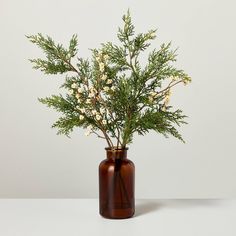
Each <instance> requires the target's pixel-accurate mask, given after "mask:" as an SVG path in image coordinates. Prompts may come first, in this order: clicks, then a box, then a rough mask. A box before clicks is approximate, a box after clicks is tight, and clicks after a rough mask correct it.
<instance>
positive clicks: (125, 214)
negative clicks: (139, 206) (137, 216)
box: [100, 208, 134, 219]
mask: <svg viewBox="0 0 236 236" xmlns="http://www.w3.org/2000/svg"><path fill="white" fill-rule="evenodd" d="M100 215H101V216H102V217H104V218H106V219H127V218H131V217H133V216H134V209H131V208H128V209H114V210H111V211H109V213H108V212H100Z"/></svg>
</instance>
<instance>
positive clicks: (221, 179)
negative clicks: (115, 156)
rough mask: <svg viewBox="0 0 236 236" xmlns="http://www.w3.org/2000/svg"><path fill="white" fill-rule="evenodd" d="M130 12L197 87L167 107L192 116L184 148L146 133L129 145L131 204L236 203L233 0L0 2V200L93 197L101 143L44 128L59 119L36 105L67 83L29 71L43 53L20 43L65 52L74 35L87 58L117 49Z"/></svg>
mask: <svg viewBox="0 0 236 236" xmlns="http://www.w3.org/2000/svg"><path fill="white" fill-rule="evenodd" d="M128 8H130V10H131V13H132V16H133V21H134V23H135V25H136V29H137V31H138V32H140V31H146V30H147V29H150V28H158V38H157V40H156V41H155V44H156V45H155V46H157V47H158V46H159V45H160V43H162V42H168V41H171V40H172V42H173V47H178V46H179V57H178V59H179V60H178V63H177V65H178V66H179V67H180V68H183V69H185V70H186V71H187V72H188V73H189V74H190V75H191V77H192V78H193V83H192V84H191V85H190V86H189V87H183V86H179V87H178V88H177V89H176V91H175V94H174V95H173V98H172V104H173V105H174V106H176V107H179V108H181V109H183V110H184V112H185V114H187V115H188V116H189V118H188V122H189V125H187V126H184V127H182V128H181V132H182V134H183V136H184V138H185V139H186V141H187V143H186V144H182V143H180V142H179V141H176V140H174V139H173V138H170V139H165V138H163V137H161V136H159V135H156V134H154V133H150V134H149V135H147V136H145V137H136V139H135V142H134V143H133V144H132V145H130V149H129V158H130V159H132V160H133V161H134V163H135V164H136V197H137V198H220V197H235V196H236V181H235V180H236V171H235V169H236V168H235V167H236V155H235V131H236V129H235V128H236V127H235V120H236V111H235V101H236V95H235V87H236V78H235V68H236V60H235V55H236V43H235V42H236V32H235V22H236V14H235V8H236V4H235V1H234V0H232V1H230V0H224V1H219V0H218V1H217V0H197V1H196V0H179V1H175V0H173V1H167V0H158V1H156V0H155V1H154V0H153V1H150V0H145V1H127V0H119V1H111V0H106V1H105V0H99V1H97V0H93V1H92V0H86V1H80V0H67V1H59V0H54V1H49V0H41V1H30V0H21V1H16V0H15V1H13V0H0V29H1V33H0V69H1V71H0V76H1V77H0V79H1V85H0V108H1V109H0V197H2V198H23V197H27V198H47V197H53V198H68V197H70V198H77V197H80V198H85V197H97V196H98V176H97V169H98V164H99V162H100V161H101V160H102V159H104V157H105V152H104V149H103V148H104V147H105V143H103V142H102V141H101V140H97V139H96V137H88V138H87V137H85V136H84V131H83V130H76V132H74V133H73V135H72V139H68V138H66V137H63V136H56V130H52V129H50V125H51V124H52V123H53V121H55V119H56V118H57V117H58V114H56V112H54V111H53V110H49V109H47V108H46V107H45V106H43V105H42V104H40V103H38V101H37V97H44V96H47V95H50V94H52V93H54V94H57V93H58V92H59V91H58V86H59V85H60V84H61V83H62V81H63V78H58V77H57V76H48V77H47V76H45V75H43V74H42V73H40V72H39V71H34V70H32V68H31V65H30V63H29V62H28V61H27V59H28V58H35V57H40V56H42V53H41V51H40V50H38V49H37V48H36V47H35V46H34V45H32V44H30V43H29V42H28V41H27V40H26V38H25V36H24V35H27V34H35V33H38V32H42V33H45V34H49V35H51V36H52V37H53V38H55V40H56V41H59V42H62V43H65V44H66V43H67V42H68V40H69V39H70V37H71V35H72V34H73V33H78V36H79V44H80V46H79V54H80V56H83V57H88V56H89V55H90V52H89V50H88V48H94V47H99V45H100V43H102V42H105V41H116V36H115V35H116V31H117V27H118V26H119V25H121V24H122V21H121V16H122V15H123V13H125V12H126V10H127V9H128Z"/></svg>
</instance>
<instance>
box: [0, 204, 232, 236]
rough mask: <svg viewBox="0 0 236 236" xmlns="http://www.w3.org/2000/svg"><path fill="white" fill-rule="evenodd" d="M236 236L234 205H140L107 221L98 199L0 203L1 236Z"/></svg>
mask: <svg viewBox="0 0 236 236" xmlns="http://www.w3.org/2000/svg"><path fill="white" fill-rule="evenodd" d="M54 235H55V236H62V235H63V236H87V235H93V236H100V235H102V236H108V235H109V236H116V235H117V236H118V235H119V236H126V235H127V236H132V235H135V236H138V235H145V236H147V235H148V236H149V235H150V236H152V235H153V236H169V235H170V236H195V235H197V236H205V235H206V236H211V235H212V236H218V235H219V236H231V235H232V236H236V200H136V214H135V216H134V217H133V218H130V219H126V220H108V219H104V218H102V217H101V216H100V215H99V214H98V200H97V199H1V200H0V236H54Z"/></svg>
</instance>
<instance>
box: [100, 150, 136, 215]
mask: <svg viewBox="0 0 236 236" xmlns="http://www.w3.org/2000/svg"><path fill="white" fill-rule="evenodd" d="M127 150H128V148H117V149H110V148H106V153H107V158H106V159H105V160H103V161H102V162H101V163H100V165H99V209H100V215H102V216H103V217H105V218H110V219H124V218H129V217H132V216H133V215H134V211H135V203H134V170H135V167H134V164H133V162H132V161H130V160H129V159H127Z"/></svg>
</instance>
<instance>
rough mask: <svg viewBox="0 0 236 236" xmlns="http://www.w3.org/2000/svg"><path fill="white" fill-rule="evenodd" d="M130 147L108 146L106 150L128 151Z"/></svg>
mask: <svg viewBox="0 0 236 236" xmlns="http://www.w3.org/2000/svg"><path fill="white" fill-rule="evenodd" d="M128 149H129V148H128V147H113V148H112V147H106V148H105V150H106V151H124V150H125V151H126V150H128Z"/></svg>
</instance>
